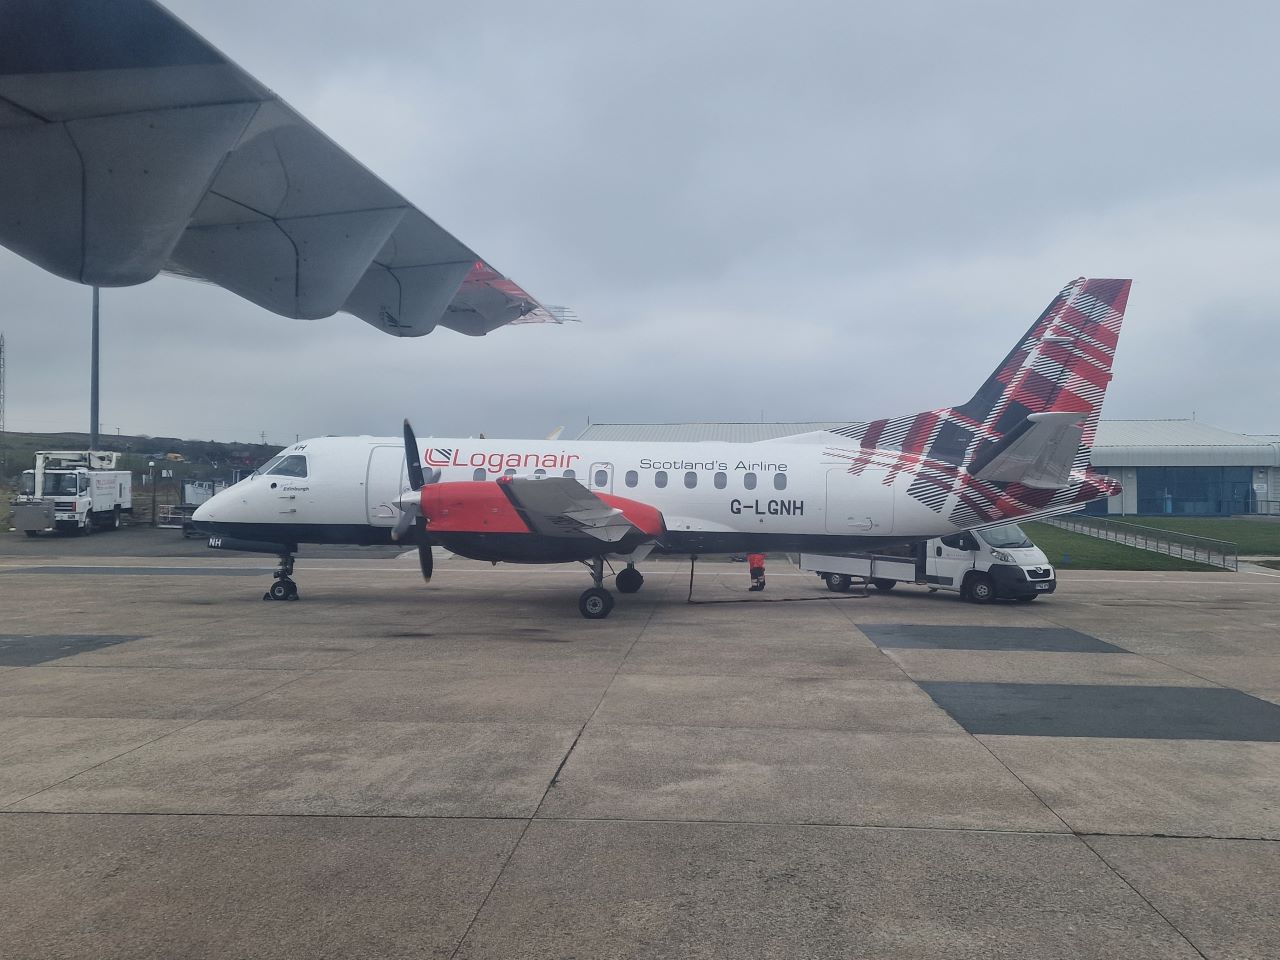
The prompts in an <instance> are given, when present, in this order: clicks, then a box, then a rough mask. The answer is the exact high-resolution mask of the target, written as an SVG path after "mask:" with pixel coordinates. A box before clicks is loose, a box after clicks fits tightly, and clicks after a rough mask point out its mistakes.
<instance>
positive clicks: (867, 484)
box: [827, 467, 893, 537]
mask: <svg viewBox="0 0 1280 960" xmlns="http://www.w3.org/2000/svg"><path fill="white" fill-rule="evenodd" d="M885 477H886V473H885V471H883V470H874V469H871V468H868V469H866V470H863V471H862V473H860V474H858V475H857V476H854V475H853V474H851V473H849V471H848V468H846V467H835V468H833V469H831V470H828V471H827V533H834V534H845V535H848V536H866V537H881V536H885V535H887V534H890V533H893V487H892V486H891V485H889V484H886V483H885V482H884V479H885Z"/></svg>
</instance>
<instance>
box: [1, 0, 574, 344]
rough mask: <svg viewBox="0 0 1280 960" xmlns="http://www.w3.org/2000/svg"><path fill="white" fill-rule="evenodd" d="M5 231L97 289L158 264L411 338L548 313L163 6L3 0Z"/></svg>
mask: <svg viewBox="0 0 1280 960" xmlns="http://www.w3.org/2000/svg"><path fill="white" fill-rule="evenodd" d="M0 38H3V42H0V244H2V245H4V246H6V247H8V248H10V249H11V250H13V251H15V252H16V253H18V254H19V255H21V256H23V257H25V258H26V259H28V260H30V261H32V262H33V263H36V264H38V265H39V266H41V267H43V268H45V269H46V270H49V271H51V272H52V273H55V274H57V275H58V276H60V277H65V278H67V279H69V280H74V281H77V282H80V283H85V284H93V285H96V286H104V287H112V286H129V285H131V284H137V283H143V282H145V281H147V280H150V279H152V278H153V277H155V276H156V275H157V274H159V273H161V272H165V273H170V274H176V275H179V276H184V277H190V278H193V279H197V280H206V281H208V282H210V283H214V284H217V285H218V286H221V287H224V288H226V289H227V290H230V291H232V292H233V293H236V294H238V295H240V296H242V297H244V298H245V299H247V300H251V301H252V302H254V303H256V304H258V305H259V306H261V307H264V308H265V309H267V310H270V311H272V312H273V313H277V314H280V315H282V316H286V317H297V318H305V319H317V318H320V317H327V316H329V315H331V314H333V313H337V312H339V311H343V312H346V313H350V314H353V315H355V316H357V317H359V318H360V319H361V320H364V321H365V322H366V323H369V324H371V325H373V326H374V327H377V328H378V329H379V330H382V331H385V332H386V333H390V334H393V335H396V336H422V335H423V334H426V333H430V332H431V331H432V330H433V329H434V328H435V327H436V325H437V324H440V325H443V326H446V327H449V328H451V329H453V330H457V331H459V332H461V333H465V334H469V335H472V336H482V335H484V334H486V333H488V332H489V331H490V330H493V329H496V328H497V327H501V326H504V325H505V324H509V323H547V322H554V323H559V322H562V321H564V320H566V319H573V317H572V315H571V314H570V313H569V312H568V311H565V310H563V309H562V308H553V307H546V306H544V305H543V304H541V303H539V302H538V301H537V300H535V299H534V298H533V297H531V296H530V295H529V294H528V293H526V292H525V291H524V290H523V289H522V288H521V287H520V286H518V285H517V284H516V283H514V282H513V281H511V280H509V279H508V278H507V277H505V276H503V275H502V274H501V273H500V272H499V271H498V270H496V269H495V268H494V267H492V266H491V265H490V264H488V263H487V262H485V261H484V260H483V259H481V258H480V257H479V256H478V255H477V254H476V253H475V251H473V250H471V249H470V248H469V247H467V246H466V245H465V244H463V243H462V242H461V241H459V240H458V239H456V238H455V237H453V236H452V235H451V234H450V233H448V232H447V231H446V230H444V229H443V228H441V227H440V226H439V225H437V224H436V223H435V222H434V221H432V220H431V219H430V218H429V217H427V216H426V214H424V213H423V212H422V211H421V210H419V209H418V208H417V207H415V206H414V205H413V204H412V203H410V202H409V201H408V200H406V199H405V198H404V197H402V196H401V195H400V194H399V193H397V192H396V191H395V190H393V189H391V187H389V186H387V184H385V183H384V182H383V181H381V180H380V179H378V178H377V177H376V176H374V175H373V174H372V173H370V172H369V170H368V169H366V168H365V167H364V166H362V165H361V164H360V163H358V162H357V161H356V160H355V159H353V158H352V157H351V155H350V154H348V153H347V152H346V151H344V150H343V149H342V148H341V147H339V146H338V145H337V144H335V143H334V142H333V141H332V140H330V139H329V138H328V137H327V136H325V135H324V134H323V133H322V132H321V131H320V130H318V129H316V128H315V127H314V126H312V125H311V124H310V123H309V122H307V120H305V119H304V118H303V117H302V116H301V115H299V114H298V113H297V111H295V110H293V109H292V108H291V107H289V106H288V105H287V104H286V103H284V101H282V100H281V99H280V98H279V97H277V96H276V95H275V94H274V93H272V92H271V91H270V90H268V89H267V88H266V87H265V86H264V85H263V84H261V83H260V82H258V81H257V80H256V79H254V78H253V77H251V76H250V75H249V74H248V73H246V72H245V71H244V70H242V69H240V68H239V67H238V66H236V65H235V64H234V63H232V62H231V61H230V60H228V59H227V58H226V57H225V56H223V55H222V54H221V53H220V52H218V51H217V50H215V49H214V48H213V47H212V46H210V44H209V43H208V42H206V41H205V40H204V39H203V38H201V37H200V36H198V35H197V34H196V33H195V32H194V31H192V30H191V29H190V28H188V27H187V26H186V25H185V24H183V23H182V22H181V21H179V20H178V19H177V18H176V17H174V16H173V14H171V13H170V12H169V11H168V10H166V9H165V8H164V7H162V6H160V5H159V4H158V3H155V2H154V0H111V2H109V3H108V2H97V0H0Z"/></svg>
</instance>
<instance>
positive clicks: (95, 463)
mask: <svg viewBox="0 0 1280 960" xmlns="http://www.w3.org/2000/svg"><path fill="white" fill-rule="evenodd" d="M119 458H120V454H118V453H108V452H104V451H98V450H40V451H37V452H36V465H35V469H34V470H25V471H23V474H22V484H21V486H20V487H19V493H18V496H16V497H15V498H14V499H13V501H12V503H11V506H12V507H13V525H14V528H15V529H17V530H21V531H23V532H24V533H25V534H26V535H27V536H28V537H35V536H39V535H40V534H41V533H45V532H49V531H58V532H61V533H79V534H90V533H92V532H93V531H94V529H95V528H96V529H101V530H114V529H116V528H117V527H119V526H120V518H121V516H122V515H124V514H126V513H130V514H131V513H133V474H131V473H130V472H129V471H128V470H117V469H115V468H116V465H117V463H118V462H119Z"/></svg>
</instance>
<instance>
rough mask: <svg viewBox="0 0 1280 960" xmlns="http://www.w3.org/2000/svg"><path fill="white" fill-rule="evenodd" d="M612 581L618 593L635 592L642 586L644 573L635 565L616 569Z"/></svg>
mask: <svg viewBox="0 0 1280 960" xmlns="http://www.w3.org/2000/svg"><path fill="white" fill-rule="evenodd" d="M613 582H614V585H615V586H616V587H617V588H618V592H619V593H635V592H636V591H637V590H639V589H640V588H641V587H642V586H644V575H643V574H642V573H641V572H640V571H639V570H637V569H636V568H635V567H627V568H626V569H624V570H619V571H618V575H617V576H616V577H614V578H613Z"/></svg>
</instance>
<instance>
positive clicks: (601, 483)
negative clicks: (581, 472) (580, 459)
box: [583, 463, 613, 493]
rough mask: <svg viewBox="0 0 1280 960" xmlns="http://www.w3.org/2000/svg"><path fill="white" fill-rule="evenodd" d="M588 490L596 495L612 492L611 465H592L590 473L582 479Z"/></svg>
mask: <svg viewBox="0 0 1280 960" xmlns="http://www.w3.org/2000/svg"><path fill="white" fill-rule="evenodd" d="M583 479H584V480H586V485H587V489H588V490H592V491H594V492H596V493H612V492H613V464H612V463H593V464H592V465H591V471H590V472H589V473H588V474H587V476H585V477H584V478H583Z"/></svg>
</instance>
